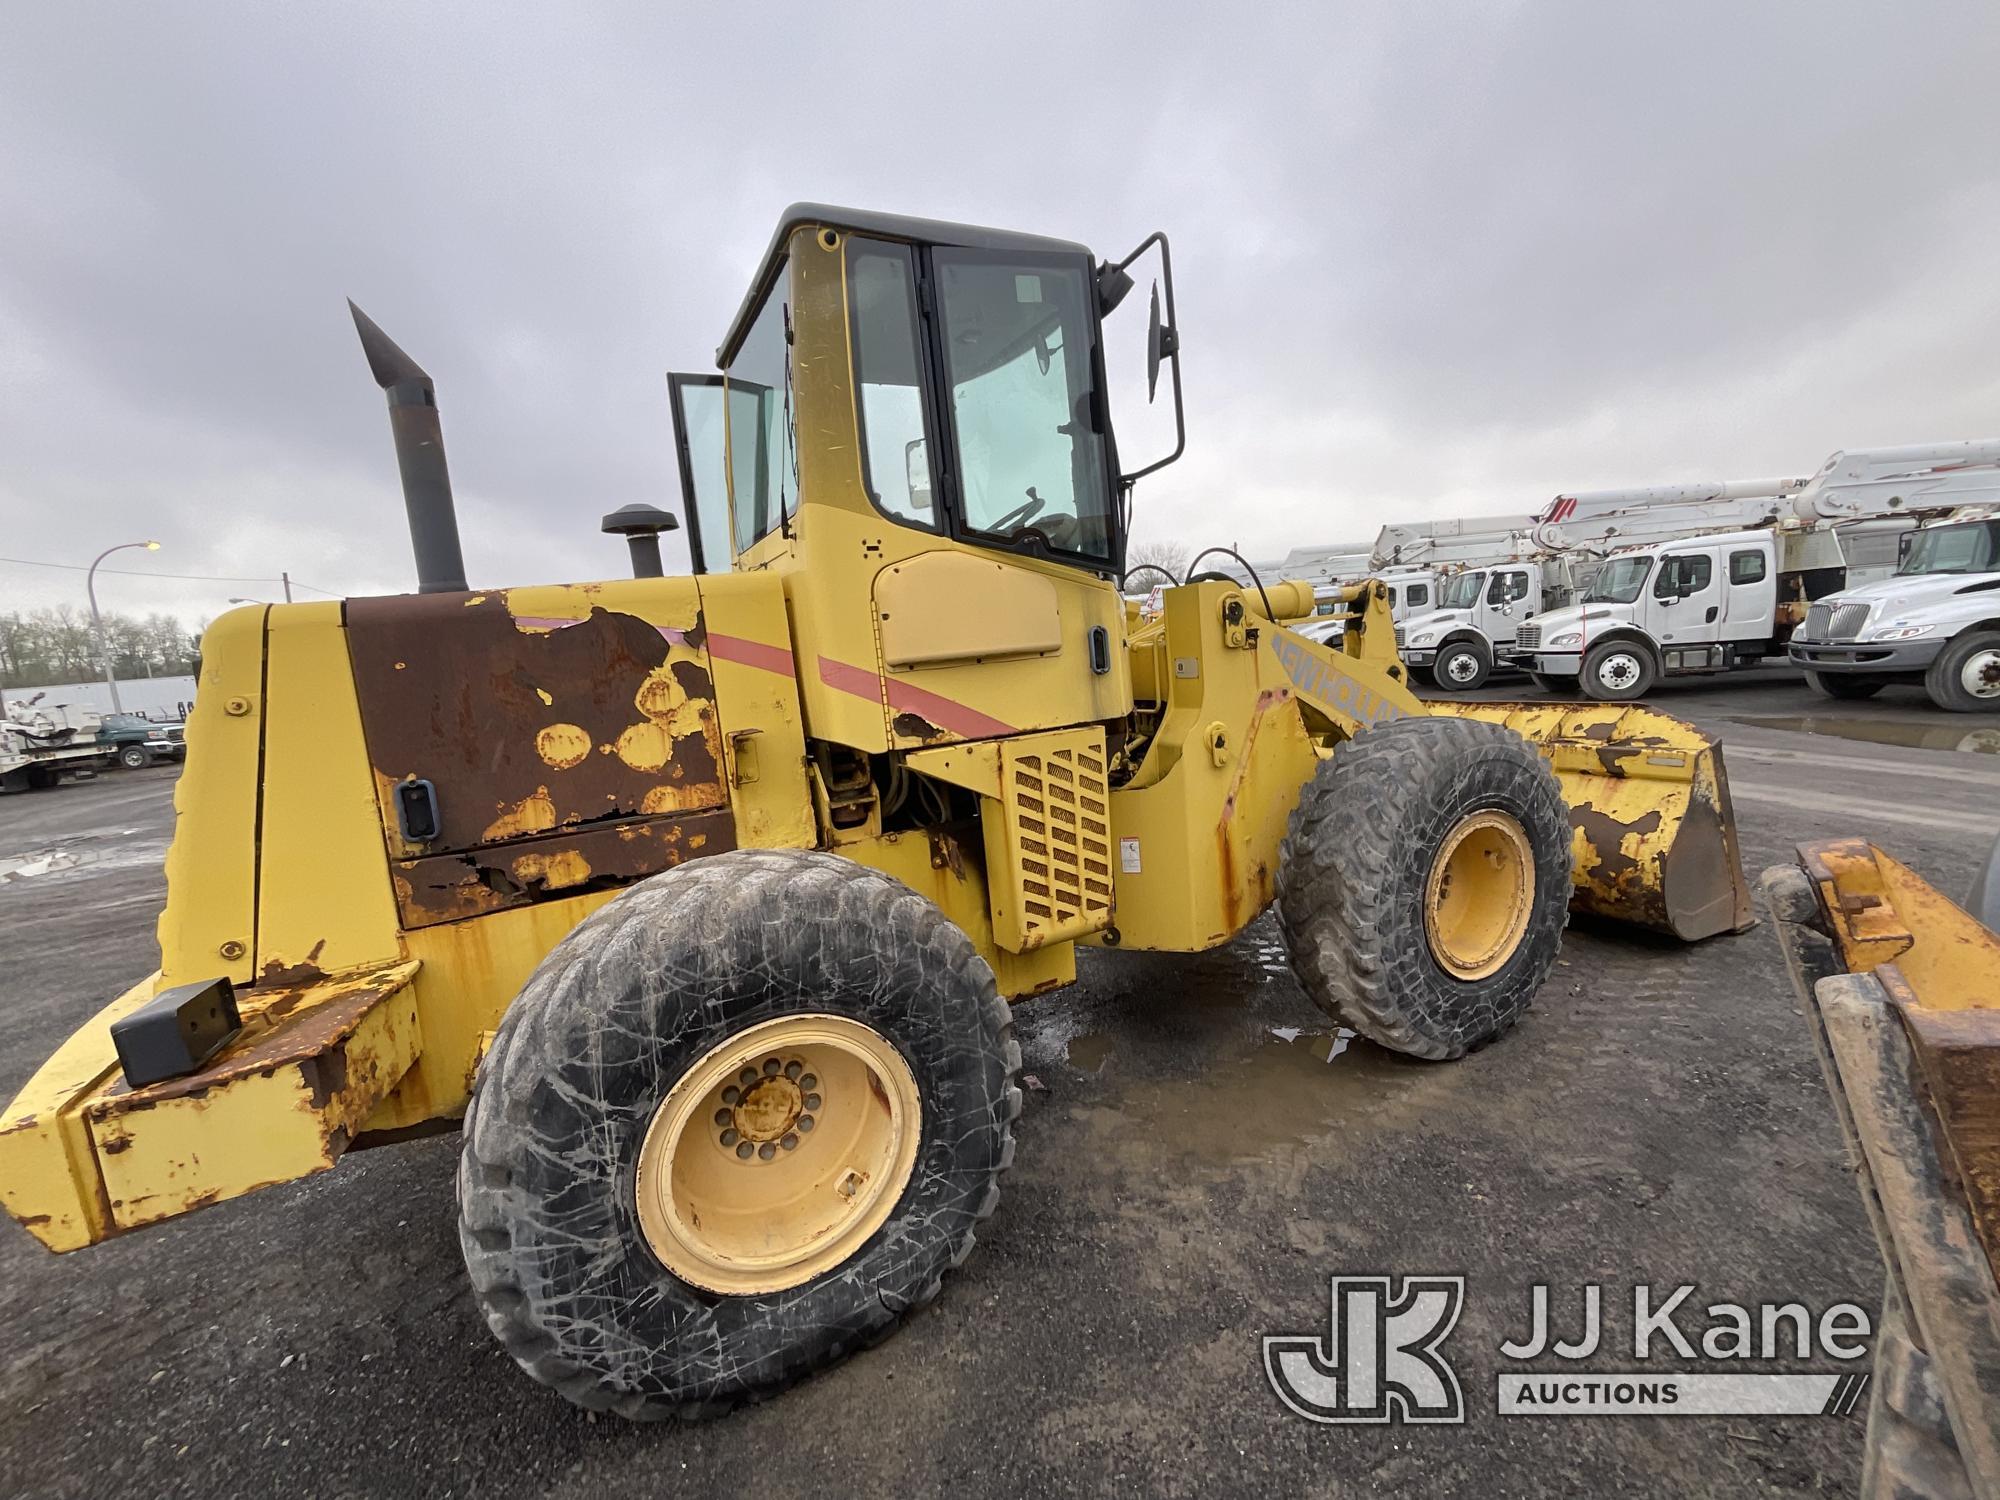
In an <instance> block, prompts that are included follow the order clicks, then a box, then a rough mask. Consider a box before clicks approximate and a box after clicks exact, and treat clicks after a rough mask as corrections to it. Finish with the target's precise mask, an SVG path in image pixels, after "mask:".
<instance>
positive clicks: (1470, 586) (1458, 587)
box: [1438, 573, 1486, 609]
mask: <svg viewBox="0 0 2000 1500" xmlns="http://www.w3.org/2000/svg"><path fill="white" fill-rule="evenodd" d="M1485 581H1486V575H1485V574H1484V573H1458V574H1454V575H1453V576H1452V577H1450V578H1447V579H1446V580H1445V581H1444V582H1443V583H1442V584H1440V585H1439V586H1438V608H1439V609H1470V608H1472V606H1473V605H1475V604H1477V603H1478V602H1479V585H1480V584H1482V583H1484V582H1485Z"/></svg>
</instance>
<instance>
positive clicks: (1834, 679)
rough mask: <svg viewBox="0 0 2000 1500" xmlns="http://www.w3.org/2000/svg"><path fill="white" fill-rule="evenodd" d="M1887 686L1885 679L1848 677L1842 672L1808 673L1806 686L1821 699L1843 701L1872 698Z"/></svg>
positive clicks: (1886, 679)
mask: <svg viewBox="0 0 2000 1500" xmlns="http://www.w3.org/2000/svg"><path fill="white" fill-rule="evenodd" d="M1888 685H1889V679H1888V678H1886V677H1867V676H1861V675H1854V676H1849V675H1848V674H1847V673H1844V672H1838V673H1837V672H1808V673H1806V686H1807V687H1809V688H1811V689H1812V690H1813V691H1814V692H1815V693H1818V694H1819V695H1820V696H1821V697H1822V698H1839V699H1842V700H1843V701H1845V700H1852V699H1859V698H1872V697H1874V696H1875V695H1876V694H1877V693H1879V692H1881V691H1882V689H1883V688H1885V687H1887V686H1888Z"/></svg>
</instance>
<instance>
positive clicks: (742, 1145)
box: [736, 1141, 757, 1161]
mask: <svg viewBox="0 0 2000 1500" xmlns="http://www.w3.org/2000/svg"><path fill="white" fill-rule="evenodd" d="M756 1149H757V1148H756V1147H755V1146H753V1145H751V1144H750V1143H749V1142H748V1141H738V1142H737V1143H736V1154H737V1156H739V1157H741V1158H742V1159H743V1160H744V1161H748V1160H750V1156H751V1153H752V1152H754V1151H755V1150H756Z"/></svg>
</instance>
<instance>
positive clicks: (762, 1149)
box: [757, 1141, 778, 1161]
mask: <svg viewBox="0 0 2000 1500" xmlns="http://www.w3.org/2000/svg"><path fill="white" fill-rule="evenodd" d="M777 1154H778V1148H777V1147H776V1146H774V1145H772V1144H771V1143H770V1142H769V1141H766V1142H764V1144H763V1145H761V1146H759V1147H758V1148H757V1155H758V1156H759V1157H760V1158H761V1159H763V1160H764V1161H769V1160H770V1159H771V1158H772V1157H774V1156H776V1155H777Z"/></svg>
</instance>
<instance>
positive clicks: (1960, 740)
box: [1729, 714, 2000, 755]
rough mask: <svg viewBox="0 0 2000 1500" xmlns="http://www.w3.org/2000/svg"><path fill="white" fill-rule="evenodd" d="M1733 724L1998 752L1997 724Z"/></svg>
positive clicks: (1806, 720)
mask: <svg viewBox="0 0 2000 1500" xmlns="http://www.w3.org/2000/svg"><path fill="white" fill-rule="evenodd" d="M1729 722H1730V723H1732V724H1747V725H1748V726H1750V727H1751V728H1752V729H1789V730H1790V731H1792V733H1794V734H1817V735H1828V736H1831V737H1833V738H1836V739H1843V740H1858V741H1860V742H1861V743H1862V744H1866V745H1902V746H1905V747H1907V748H1909V749H1911V750H1959V751H1963V752H1965V753H1967V754H1969V755H2000V727H1995V726H1992V725H1979V726H1966V725H1961V724H1909V723H1905V722H1903V721H1901V720H1898V719H1843V718H1838V717H1836V716H1834V715H1831V714H1806V715H1804V716H1802V717H1798V718H1755V717H1749V716H1736V715H1732V716H1731V717H1730V720H1729Z"/></svg>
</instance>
